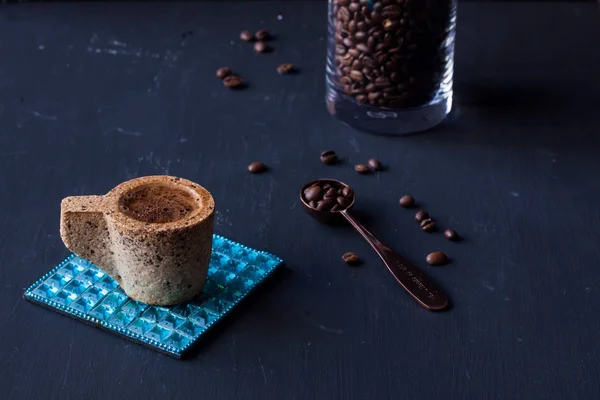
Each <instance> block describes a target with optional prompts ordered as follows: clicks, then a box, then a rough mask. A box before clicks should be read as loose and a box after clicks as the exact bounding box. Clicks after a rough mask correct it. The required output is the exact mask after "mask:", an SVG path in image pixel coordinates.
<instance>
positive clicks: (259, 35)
mask: <svg viewBox="0 0 600 400" xmlns="http://www.w3.org/2000/svg"><path fill="white" fill-rule="evenodd" d="M254 36H255V37H256V39H257V40H267V39H269V37H270V36H271V35H270V34H269V31H267V30H266V29H264V28H263V29H260V30H258V31H256V33H255V34H254Z"/></svg>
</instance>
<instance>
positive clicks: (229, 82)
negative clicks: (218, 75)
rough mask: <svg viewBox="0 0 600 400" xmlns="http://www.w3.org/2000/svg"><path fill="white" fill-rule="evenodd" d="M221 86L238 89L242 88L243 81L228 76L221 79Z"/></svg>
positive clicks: (235, 76) (237, 77)
mask: <svg viewBox="0 0 600 400" xmlns="http://www.w3.org/2000/svg"><path fill="white" fill-rule="evenodd" d="M223 85H225V87H226V88H229V89H240V88H242V87H243V86H244V81H243V80H242V78H240V77H239V76H237V75H229V76H226V77H225V79H223Z"/></svg>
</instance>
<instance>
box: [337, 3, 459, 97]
mask: <svg viewBox="0 0 600 400" xmlns="http://www.w3.org/2000/svg"><path fill="white" fill-rule="evenodd" d="M333 3H334V4H333V8H332V12H331V13H330V20H329V25H330V28H331V31H332V32H333V33H332V34H333V38H332V39H333V40H335V46H331V49H330V52H329V58H330V61H331V62H332V64H333V65H334V67H336V68H337V69H335V68H334V69H333V70H334V71H335V72H333V75H332V76H331V78H332V81H334V82H338V85H337V88H338V89H339V90H340V91H343V92H345V93H346V95H348V96H350V97H352V98H354V100H356V101H357V102H359V103H363V104H369V105H372V106H376V107H385V108H404V107H413V106H418V105H422V104H426V103H428V102H429V101H431V100H432V99H433V98H435V96H436V95H437V93H438V92H439V90H440V89H442V87H443V85H444V80H445V79H446V77H447V76H449V74H450V73H451V65H452V64H451V61H450V60H451V58H450V57H449V55H450V52H451V51H452V46H450V45H449V43H451V41H450V40H448V38H449V37H450V35H453V29H450V28H451V27H452V26H453V22H452V20H453V19H454V18H455V11H454V10H455V9H454V1H453V0H435V1H419V0H371V1H367V0H336V1H335V2H333ZM344 78H349V79H350V80H351V81H352V87H346V85H347V83H345V82H344ZM367 87H368V88H369V89H367ZM365 92H366V93H365ZM367 93H368V94H367Z"/></svg>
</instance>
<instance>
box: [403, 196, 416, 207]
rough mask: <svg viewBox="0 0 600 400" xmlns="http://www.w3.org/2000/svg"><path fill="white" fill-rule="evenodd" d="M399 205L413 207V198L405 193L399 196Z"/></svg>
mask: <svg viewBox="0 0 600 400" xmlns="http://www.w3.org/2000/svg"><path fill="white" fill-rule="evenodd" d="M400 205H401V206H402V207H406V208H409V207H413V206H414V205H415V198H414V197H412V196H411V195H409V194H405V195H404V196H402V197H400Z"/></svg>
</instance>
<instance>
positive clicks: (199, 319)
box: [25, 235, 283, 358]
mask: <svg viewBox="0 0 600 400" xmlns="http://www.w3.org/2000/svg"><path fill="white" fill-rule="evenodd" d="M282 263H283V262H282V260H281V259H280V258H279V257H277V256H274V255H273V254H270V253H266V252H264V251H258V250H253V249H250V248H248V247H246V246H244V245H242V244H239V243H236V242H233V241H231V240H229V239H226V238H224V237H222V236H219V235H214V236H213V249H212V257H211V260H210V266H209V269H208V277H207V280H206V284H205V286H204V289H203V290H202V293H200V294H199V295H198V296H197V297H196V298H194V299H192V300H190V301H189V302H187V303H183V304H178V305H176V306H171V307H159V306H149V305H147V304H145V303H140V302H138V301H135V300H133V299H131V298H129V297H128V296H127V295H126V294H125V293H124V292H123V290H122V289H121V287H120V286H119V285H118V284H117V283H116V282H115V281H114V280H113V279H112V278H111V277H110V276H108V275H107V274H105V273H104V272H103V271H102V270H100V269H99V268H98V267H96V266H95V265H94V264H92V263H90V262H89V261H86V260H84V259H82V258H80V257H77V256H76V255H74V254H72V255H71V256H70V257H68V258H67V259H66V260H64V261H63V262H62V263H61V264H60V265H58V266H57V267H55V268H54V269H53V270H52V271H50V272H48V273H47V274H46V275H44V276H43V277H41V278H40V279H39V280H38V281H37V282H35V283H34V284H33V285H31V286H30V287H29V288H28V289H27V290H26V291H25V298H26V299H28V300H30V301H33V302H35V303H38V304H40V305H43V306H46V307H48V308H51V309H53V310H55V311H58V312H60V313H63V314H66V315H68V316H71V317H74V318H76V319H79V320H82V321H84V322H87V323H89V324H92V325H95V326H98V327H101V328H104V329H106V330H108V331H110V332H112V333H115V334H118V335H120V336H123V337H125V338H127V339H130V340H133V341H135V342H138V343H141V344H143V345H145V346H148V347H150V348H152V349H154V350H158V351H160V352H163V353H165V354H168V355H171V356H174V357H177V358H180V357H181V356H182V355H183V354H184V353H185V351H186V350H188V349H189V348H190V347H191V346H192V344H194V342H196V341H197V340H198V339H200V337H202V335H203V334H204V333H206V332H207V331H208V329H209V328H210V327H211V326H213V325H214V324H215V323H217V322H218V321H219V320H221V319H222V318H223V317H225V316H226V315H227V314H228V313H229V312H230V311H231V310H232V309H233V308H234V307H235V306H236V305H237V304H239V303H240V302H241V301H242V300H243V299H244V298H245V297H246V296H247V295H248V294H249V293H250V292H251V291H252V290H253V289H255V288H256V287H257V286H258V285H260V284H261V283H262V282H263V281H264V280H265V279H266V278H267V277H268V276H269V275H270V274H271V273H272V272H273V271H274V270H275V269H277V267H279V266H280V265H281V264H282Z"/></svg>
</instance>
